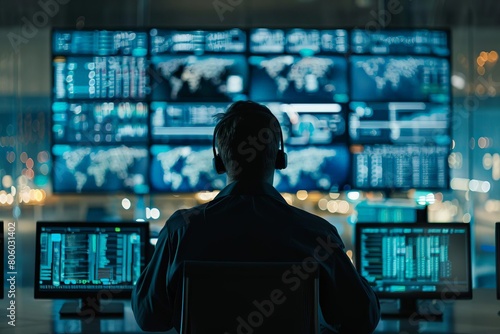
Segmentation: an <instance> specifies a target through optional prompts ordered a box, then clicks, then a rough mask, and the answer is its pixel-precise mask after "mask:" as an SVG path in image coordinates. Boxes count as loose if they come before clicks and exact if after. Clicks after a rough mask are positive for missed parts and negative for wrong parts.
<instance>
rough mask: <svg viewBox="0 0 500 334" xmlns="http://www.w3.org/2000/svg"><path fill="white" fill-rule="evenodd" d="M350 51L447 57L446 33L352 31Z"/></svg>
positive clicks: (448, 49)
mask: <svg viewBox="0 0 500 334" xmlns="http://www.w3.org/2000/svg"><path fill="white" fill-rule="evenodd" d="M351 50H352V51H353V52H354V53H369V54H426V55H436V56H449V55H450V48H449V45H448V34H447V32H446V31H431V30H425V29H417V30H381V29H377V30H376V31H373V30H370V29H363V30H361V29H354V30H353V31H352V32H351Z"/></svg>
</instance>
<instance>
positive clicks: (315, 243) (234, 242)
mask: <svg viewBox="0 0 500 334" xmlns="http://www.w3.org/2000/svg"><path fill="white" fill-rule="evenodd" d="M311 257H313V258H315V259H316V260H317V261H318V262H319V263H320V268H321V270H320V290H319V293H320V306H321V311H322V314H323V317H324V320H325V321H326V323H327V324H329V325H331V327H332V329H334V328H336V329H339V330H340V332H342V333H358V334H359V333H370V332H372V331H373V330H374V329H375V327H376V326H377V324H378V321H379V318H380V307H379V302H378V299H377V297H376V295H375V293H374V292H373V290H372V289H371V288H370V287H369V285H368V283H367V282H366V280H365V279H364V278H362V277H360V276H359V275H358V273H357V272H356V270H355V268H354V267H353V265H352V263H351V261H350V259H349V258H348V257H347V255H346V254H345V252H344V244H343V242H342V240H341V238H340V236H339V234H338V233H337V230H336V229H335V227H334V226H332V225H331V224H330V223H328V222H327V221H326V220H324V219H322V218H320V217H318V216H315V215H313V214H310V213H308V212H306V211H303V210H300V209H298V208H295V207H293V206H290V205H288V204H287V203H286V201H285V200H284V199H283V197H281V195H280V194H279V193H278V192H277V191H276V190H275V189H274V188H273V187H272V186H271V185H269V184H267V183H260V184H259V183H244V182H233V183H231V184H230V185H228V186H227V187H226V188H224V189H223V190H222V191H221V192H220V193H219V194H218V195H217V197H216V198H215V199H214V200H213V201H211V202H209V203H206V204H203V205H199V206H196V207H194V208H192V209H188V210H178V211H176V212H175V213H174V214H173V215H172V216H171V217H170V219H168V221H167V223H166V224H165V226H164V227H163V229H162V230H161V232H160V235H159V238H158V242H157V244H156V250H155V252H154V255H153V257H152V259H151V261H150V263H149V264H148V266H147V267H146V269H145V270H144V272H143V273H142V275H141V277H140V278H139V280H138V282H137V285H136V287H135V289H134V291H133V294H132V309H133V311H134V315H135V318H136V320H137V322H138V324H139V326H140V327H141V328H142V329H143V330H149V331H164V330H168V329H171V328H172V327H175V328H176V329H177V330H178V329H179V327H180V320H181V319H180V317H181V306H182V264H183V262H184V261H185V260H197V261H234V262H238V261H241V262H281V261H283V262H302V261H304V260H305V259H307V258H311ZM328 327H330V326H328Z"/></svg>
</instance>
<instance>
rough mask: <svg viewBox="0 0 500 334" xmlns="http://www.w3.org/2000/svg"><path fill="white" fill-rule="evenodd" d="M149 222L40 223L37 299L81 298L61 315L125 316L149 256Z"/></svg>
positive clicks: (69, 304)
mask: <svg viewBox="0 0 500 334" xmlns="http://www.w3.org/2000/svg"><path fill="white" fill-rule="evenodd" d="M148 243H149V223H147V222H100V223H99V222H73V221H65V222H37V226H36V259H35V298H36V299H37V298H42V299H72V298H75V299H81V304H80V303H78V302H73V303H65V304H64V305H63V307H62V308H61V310H60V312H59V313H60V314H61V316H75V315H78V316H87V315H88V316H109V315H113V316H116V315H122V314H123V304H121V303H110V302H111V300H114V299H127V298H130V296H131V292H132V289H133V287H134V285H135V284H136V282H137V280H138V278H139V275H140V274H141V272H142V271H143V270H144V268H145V266H146V264H147V260H148V256H147V245H148Z"/></svg>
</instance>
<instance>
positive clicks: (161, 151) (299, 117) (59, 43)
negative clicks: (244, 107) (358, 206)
mask: <svg viewBox="0 0 500 334" xmlns="http://www.w3.org/2000/svg"><path fill="white" fill-rule="evenodd" d="M52 55H53V56H52V64H53V86H52V88H53V90H52V120H53V122H52V156H53V160H54V169H53V190H54V192H56V193H99V192H112V193H114V192H133V193H149V192H159V193H172V192H193V191H200V190H214V189H221V188H223V187H224V185H225V176H221V175H217V174H216V172H215V171H214V170H213V167H212V149H211V141H212V135H213V129H214V127H215V121H214V118H213V116H214V115H215V114H218V113H223V112H225V110H226V108H227V107H228V106H229V105H230V104H231V103H232V102H234V101H238V100H247V99H249V100H254V101H257V102H260V103H263V104H265V105H267V106H268V107H269V109H270V110H271V111H272V112H273V113H274V114H275V115H276V117H277V118H278V120H279V121H280V123H281V126H282V128H283V136H284V141H285V151H286V152H287V154H288V159H289V164H288V168H287V169H284V170H280V171H276V174H275V186H276V188H277V189H278V190H279V191H282V192H295V191H297V190H301V189H305V190H321V191H342V190H349V189H367V190H368V189H375V190H376V189H378V190H385V189H396V190H405V189H410V188H420V189H442V188H447V187H448V184H449V175H448V174H449V171H448V154H449V149H450V142H451V137H450V124H451V122H450V117H451V90H450V46H449V34H448V33H447V32H446V31H431V30H388V31H385V30H383V31H376V32H372V31H365V30H356V29H353V30H344V29H265V28H262V29H247V30H244V29H226V30H218V31H215V30H190V31H187V30H171V29H169V30H166V29H149V30H144V31H104V30H102V31H80V30H79V31H76V30H54V31H53V33H52Z"/></svg>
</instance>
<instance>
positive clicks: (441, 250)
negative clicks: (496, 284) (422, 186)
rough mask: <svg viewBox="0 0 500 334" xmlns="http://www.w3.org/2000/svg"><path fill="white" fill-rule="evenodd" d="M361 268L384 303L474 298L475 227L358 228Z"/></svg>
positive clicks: (380, 225)
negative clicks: (472, 230)
mask: <svg viewBox="0 0 500 334" xmlns="http://www.w3.org/2000/svg"><path fill="white" fill-rule="evenodd" d="M355 237H356V243H355V246H356V253H355V255H356V268H357V270H358V272H359V273H360V274H361V275H362V276H363V277H364V278H366V279H367V280H368V282H369V283H370V285H371V287H372V288H373V290H374V291H375V292H376V293H377V295H378V296H379V297H380V298H404V297H412V298H418V299H434V298H443V297H444V296H445V297H446V298H453V299H468V298H472V276H471V251H470V242H471V240H470V225H469V224H464V223H428V224H408V223H366V224H364V223H358V224H356V234H355Z"/></svg>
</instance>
